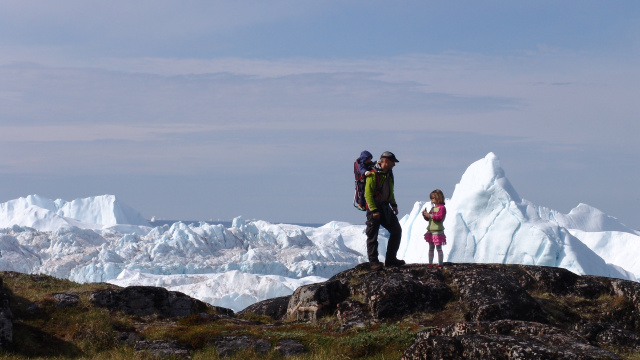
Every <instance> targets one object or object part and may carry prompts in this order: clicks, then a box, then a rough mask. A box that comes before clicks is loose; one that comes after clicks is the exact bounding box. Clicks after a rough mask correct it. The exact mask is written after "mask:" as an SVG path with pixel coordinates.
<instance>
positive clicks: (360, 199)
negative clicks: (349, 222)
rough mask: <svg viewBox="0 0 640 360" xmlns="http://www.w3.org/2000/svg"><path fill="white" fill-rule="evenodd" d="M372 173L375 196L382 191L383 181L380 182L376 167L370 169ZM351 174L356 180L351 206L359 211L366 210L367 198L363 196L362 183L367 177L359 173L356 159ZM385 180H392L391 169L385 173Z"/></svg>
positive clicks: (363, 183) (364, 182)
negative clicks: (374, 183)
mask: <svg viewBox="0 0 640 360" xmlns="http://www.w3.org/2000/svg"><path fill="white" fill-rule="evenodd" d="M370 171H371V172H372V173H373V175H374V176H375V177H376V196H377V195H378V194H379V193H380V191H382V187H383V186H384V182H382V183H380V180H379V177H378V171H377V170H376V168H373V169H371V170H370ZM353 174H354V176H355V180H356V186H355V194H354V196H353V206H354V207H355V208H356V209H358V210H361V211H367V200H366V199H365V198H364V185H365V184H366V182H367V177H366V176H364V175H361V174H360V169H359V167H358V160H356V161H355V162H354V163H353ZM386 180H391V181H393V171H390V172H389V173H388V175H387V178H386V179H385V181H386Z"/></svg>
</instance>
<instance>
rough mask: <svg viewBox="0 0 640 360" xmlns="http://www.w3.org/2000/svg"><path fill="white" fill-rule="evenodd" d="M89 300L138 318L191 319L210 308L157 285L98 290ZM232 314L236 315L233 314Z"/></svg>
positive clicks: (95, 304)
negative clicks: (186, 317)
mask: <svg viewBox="0 0 640 360" xmlns="http://www.w3.org/2000/svg"><path fill="white" fill-rule="evenodd" d="M89 301H90V302H91V303H92V304H93V305H94V306H99V307H104V308H107V309H109V310H119V311H123V312H124V313H126V314H129V315H138V316H146V315H151V314H157V315H162V316H166V317H177V316H188V315H192V314H197V313H200V312H204V311H206V310H207V309H210V306H209V305H208V304H206V303H204V302H202V301H200V300H196V299H193V298H191V297H189V296H187V295H185V294H183V293H180V292H177V291H168V290H166V289H164V288H159V287H153V286H129V287H126V288H123V289H105V290H98V291H94V292H93V293H92V294H91V295H90V296H89ZM226 310H228V309H226ZM228 311H230V312H231V313H232V314H233V311H231V310H228Z"/></svg>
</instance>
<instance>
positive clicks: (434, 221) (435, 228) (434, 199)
mask: <svg viewBox="0 0 640 360" xmlns="http://www.w3.org/2000/svg"><path fill="white" fill-rule="evenodd" d="M429 198H431V204H433V205H432V207H431V210H429V212H427V209H426V208H425V209H424V210H422V216H423V217H424V219H425V220H427V221H429V225H428V226H427V233H426V234H424V239H425V240H426V241H427V242H428V243H429V265H427V266H428V267H433V249H434V248H437V249H438V265H436V268H441V267H442V257H443V255H442V245H446V244H447V237H446V236H445V235H444V226H443V225H442V223H443V221H444V218H445V217H446V216H447V209H445V207H444V194H443V193H442V190H440V189H436V190H433V191H432V192H431V194H429Z"/></svg>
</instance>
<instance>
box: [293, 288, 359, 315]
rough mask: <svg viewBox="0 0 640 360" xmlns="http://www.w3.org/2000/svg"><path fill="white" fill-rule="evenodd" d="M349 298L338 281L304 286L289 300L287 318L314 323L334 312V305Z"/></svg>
mask: <svg viewBox="0 0 640 360" xmlns="http://www.w3.org/2000/svg"><path fill="white" fill-rule="evenodd" d="M348 296H349V288H348V287H347V286H346V285H344V284H343V283H342V282H340V281H336V280H328V281H325V282H321V283H317V284H310V285H305V286H301V287H299V288H297V289H296V290H295V291H294V292H293V295H291V297H290V299H289V304H288V305H287V317H292V318H295V319H296V320H303V321H316V320H317V319H319V318H320V317H322V316H323V315H326V314H331V313H333V312H334V311H335V309H336V305H337V304H338V303H340V302H342V301H344V300H345V299H346V298H347V297H348Z"/></svg>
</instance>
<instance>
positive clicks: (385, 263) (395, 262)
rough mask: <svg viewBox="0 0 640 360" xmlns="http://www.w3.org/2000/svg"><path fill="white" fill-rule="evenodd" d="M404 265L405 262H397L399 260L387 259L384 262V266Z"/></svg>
mask: <svg viewBox="0 0 640 360" xmlns="http://www.w3.org/2000/svg"><path fill="white" fill-rule="evenodd" d="M404 264H406V262H405V261H404V260H399V259H387V260H385V262H384V265H385V266H402V265H404Z"/></svg>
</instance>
